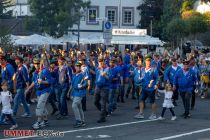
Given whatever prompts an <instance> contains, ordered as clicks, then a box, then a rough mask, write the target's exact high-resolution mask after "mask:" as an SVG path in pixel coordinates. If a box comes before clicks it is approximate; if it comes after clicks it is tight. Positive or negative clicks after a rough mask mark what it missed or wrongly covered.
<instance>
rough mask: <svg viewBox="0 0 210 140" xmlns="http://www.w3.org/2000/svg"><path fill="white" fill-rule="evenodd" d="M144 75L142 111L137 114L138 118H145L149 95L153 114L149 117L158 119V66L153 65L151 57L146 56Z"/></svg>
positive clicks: (141, 100) (141, 97)
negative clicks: (146, 102)
mask: <svg viewBox="0 0 210 140" xmlns="http://www.w3.org/2000/svg"><path fill="white" fill-rule="evenodd" d="M141 76H142V78H141V79H142V92H141V95H140V112H139V113H138V114H137V115H136V116H135V118H137V119H143V118H144V115H143V111H144V103H145V100H146V99H147V97H149V99H150V103H151V104H152V114H151V116H150V117H149V119H151V120H153V119H156V114H155V112H156V104H155V91H156V89H157V80H158V72H157V69H156V68H153V67H152V66H151V57H150V56H146V57H145V68H143V69H142V70H141Z"/></svg>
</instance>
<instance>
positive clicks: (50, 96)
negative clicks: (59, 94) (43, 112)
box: [48, 87, 58, 110]
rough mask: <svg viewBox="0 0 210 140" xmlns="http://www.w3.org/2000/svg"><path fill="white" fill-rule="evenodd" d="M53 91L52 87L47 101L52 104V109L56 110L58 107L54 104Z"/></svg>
mask: <svg viewBox="0 0 210 140" xmlns="http://www.w3.org/2000/svg"><path fill="white" fill-rule="evenodd" d="M55 91H56V89H55V87H52V90H51V94H50V95H49V97H48V102H49V103H50V105H51V106H52V108H53V110H57V109H58V108H57V106H56V104H55V101H56V97H55Z"/></svg>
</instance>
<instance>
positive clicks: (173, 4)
mask: <svg viewBox="0 0 210 140" xmlns="http://www.w3.org/2000/svg"><path fill="white" fill-rule="evenodd" d="M182 2H183V1H182V0H164V4H163V14H162V16H161V20H160V22H159V27H160V29H161V38H162V39H164V40H168V39H169V38H168V36H167V24H168V23H169V22H170V21H171V20H172V19H174V18H178V17H180V12H179V11H180V8H181V5H182Z"/></svg>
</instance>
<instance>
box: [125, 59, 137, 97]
mask: <svg viewBox="0 0 210 140" xmlns="http://www.w3.org/2000/svg"><path fill="white" fill-rule="evenodd" d="M137 59H138V58H137V57H134V58H132V59H130V60H131V62H130V64H128V65H127V67H128V70H129V86H128V90H127V91H126V98H128V96H129V94H131V95H132V99H136V97H135V85H134V69H135V68H136V67H138V65H137V64H136V63H137Z"/></svg>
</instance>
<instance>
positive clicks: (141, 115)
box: [134, 112, 144, 119]
mask: <svg viewBox="0 0 210 140" xmlns="http://www.w3.org/2000/svg"><path fill="white" fill-rule="evenodd" d="M134 118H135V119H144V114H142V113H140V112H139V113H138V114H137V115H135V116H134Z"/></svg>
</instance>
